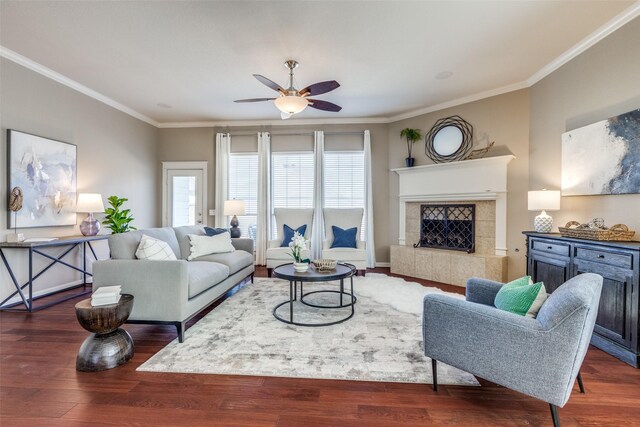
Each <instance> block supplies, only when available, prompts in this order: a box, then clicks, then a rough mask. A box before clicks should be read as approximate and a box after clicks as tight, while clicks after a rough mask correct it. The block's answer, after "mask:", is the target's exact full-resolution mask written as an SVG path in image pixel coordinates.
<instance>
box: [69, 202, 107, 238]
mask: <svg viewBox="0 0 640 427" xmlns="http://www.w3.org/2000/svg"><path fill="white" fill-rule="evenodd" d="M76 212H86V213H88V214H89V215H88V216H87V217H86V218H85V219H84V221H82V222H81V223H80V232H81V233H82V235H83V236H95V235H96V234H98V231H100V221H98V220H97V219H95V218H94V217H93V214H94V212H104V205H103V204H102V195H100V194H97V193H80V194H78V204H77V206H76Z"/></svg>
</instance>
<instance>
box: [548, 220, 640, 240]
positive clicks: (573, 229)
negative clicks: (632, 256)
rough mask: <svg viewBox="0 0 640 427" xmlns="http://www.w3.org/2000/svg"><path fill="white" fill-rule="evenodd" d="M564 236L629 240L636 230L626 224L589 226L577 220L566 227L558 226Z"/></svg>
mask: <svg viewBox="0 0 640 427" xmlns="http://www.w3.org/2000/svg"><path fill="white" fill-rule="evenodd" d="M558 230H560V234H561V235H562V236H563V237H574V238H576V239H589V240H609V241H617V242H629V241H631V239H633V235H634V234H636V232H635V231H632V230H629V228H628V227H627V226H626V225H624V224H616V225H614V226H612V227H611V228H605V229H598V228H589V226H588V224H582V225H581V224H580V223H579V222H577V221H569V222H568V223H567V225H565V226H564V227H558Z"/></svg>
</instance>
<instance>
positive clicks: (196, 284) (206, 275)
mask: <svg viewBox="0 0 640 427" xmlns="http://www.w3.org/2000/svg"><path fill="white" fill-rule="evenodd" d="M143 234H145V235H147V236H149V237H153V238H155V239H160V240H163V241H165V242H167V243H168V244H169V246H170V247H171V249H172V250H173V252H174V253H175V255H176V258H178V259H177V260H175V261H150V260H139V259H136V256H135V252H136V249H137V247H138V244H139V243H140V239H141V238H142V235H143ZM189 234H197V235H205V232H204V227H203V226H185V227H176V228H171V227H165V228H150V229H146V230H138V231H131V232H128V233H123V234H113V235H110V236H109V249H110V251H111V259H109V260H104V261H96V262H95V263H94V264H93V290H94V291H95V290H96V289H98V288H100V287H101V286H113V285H120V286H122V293H127V294H132V295H133V296H134V297H135V300H134V304H133V311H132V312H131V316H130V317H129V320H128V321H127V322H128V323H152V324H154V323H155V324H171V325H174V326H176V328H177V330H178V339H179V340H180V342H183V340H184V331H185V324H186V322H187V321H188V320H189V319H191V318H192V317H193V316H195V315H196V314H198V313H199V312H200V311H202V310H203V309H205V308H206V307H208V306H209V305H211V304H212V303H213V302H215V301H216V300H217V299H218V298H220V297H221V296H223V295H224V294H225V293H226V292H227V291H228V290H229V289H231V288H233V287H234V286H236V285H237V284H238V283H240V282H242V281H243V280H244V279H246V278H247V277H251V281H253V273H254V262H253V240H251V239H231V241H232V244H233V246H234V247H235V249H236V250H235V251H234V252H229V253H221V254H212V255H206V256H202V257H199V258H195V259H193V260H191V261H187V257H188V256H189V255H190V252H191V249H190V244H189V237H188V235H189Z"/></svg>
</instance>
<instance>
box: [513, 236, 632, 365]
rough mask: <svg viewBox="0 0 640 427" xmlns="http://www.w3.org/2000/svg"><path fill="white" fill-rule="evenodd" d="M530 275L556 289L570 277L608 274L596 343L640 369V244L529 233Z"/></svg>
mask: <svg viewBox="0 0 640 427" xmlns="http://www.w3.org/2000/svg"><path fill="white" fill-rule="evenodd" d="M524 234H525V235H526V236H527V274H528V275H530V276H531V278H532V279H533V280H534V281H535V282H540V281H542V282H544V286H545V288H546V289H547V292H549V293H552V292H553V291H554V290H555V289H557V288H558V287H559V286H560V285H562V284H563V283H564V282H566V281H567V280H569V279H570V278H572V277H574V276H577V275H578V274H582V273H597V274H600V275H601V276H602V277H603V278H604V282H603V284H602V294H601V296H600V306H599V308H598V316H597V318H596V325H595V328H594V330H593V337H592V338H591V344H593V345H594V346H596V347H598V348H599V349H601V350H604V351H606V352H607V353H609V354H611V355H613V356H615V357H617V358H618V359H620V360H623V361H624V362H627V363H628V364H630V365H632V366H635V367H636V368H638V367H640V341H639V339H638V333H639V332H640V328H639V326H640V321H639V319H638V312H639V310H640V298H639V296H640V289H639V287H640V242H603V241H595V240H584V239H574V238H568V237H562V236H560V235H559V234H543V233H534V232H526V231H525V232H524Z"/></svg>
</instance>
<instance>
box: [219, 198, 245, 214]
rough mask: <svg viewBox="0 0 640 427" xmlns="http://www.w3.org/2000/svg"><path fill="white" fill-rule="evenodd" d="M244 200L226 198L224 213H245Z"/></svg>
mask: <svg viewBox="0 0 640 427" xmlns="http://www.w3.org/2000/svg"><path fill="white" fill-rule="evenodd" d="M245 212H246V211H245V208H244V200H225V201H224V215H225V216H232V215H244V214H245Z"/></svg>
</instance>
